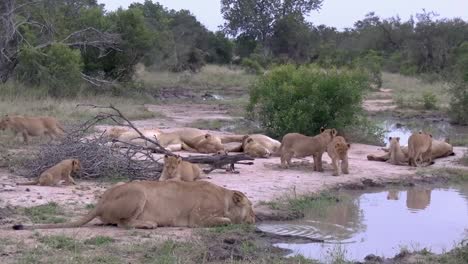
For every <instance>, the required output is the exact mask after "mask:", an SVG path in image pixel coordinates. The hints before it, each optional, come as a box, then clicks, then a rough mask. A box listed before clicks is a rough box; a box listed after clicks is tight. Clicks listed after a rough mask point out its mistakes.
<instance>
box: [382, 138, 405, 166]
mask: <svg viewBox="0 0 468 264" xmlns="http://www.w3.org/2000/svg"><path fill="white" fill-rule="evenodd" d="M388 139H389V142H390V148H389V151H388V154H389V159H388V160H387V162H388V163H390V164H393V165H406V164H407V163H408V155H407V154H406V155H405V153H404V152H403V150H402V149H401V146H400V137H389V138H388Z"/></svg>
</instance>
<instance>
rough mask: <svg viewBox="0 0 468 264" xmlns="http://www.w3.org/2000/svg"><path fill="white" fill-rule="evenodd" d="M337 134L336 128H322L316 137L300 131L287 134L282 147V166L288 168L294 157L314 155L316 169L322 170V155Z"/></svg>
mask: <svg viewBox="0 0 468 264" xmlns="http://www.w3.org/2000/svg"><path fill="white" fill-rule="evenodd" d="M336 134H337V132H336V129H334V128H333V129H324V128H321V129H320V134H319V135H316V136H314V137H308V136H304V135H302V134H299V133H289V134H286V135H285V136H284V137H283V140H282V142H281V147H280V153H281V167H283V168H288V167H289V166H290V165H291V159H292V158H293V157H295V158H303V157H307V156H311V155H312V156H313V157H314V171H320V172H322V171H323V168H322V155H323V153H324V152H325V151H326V150H327V146H328V144H329V143H330V142H331V141H332V140H333V138H334V137H335V136H336Z"/></svg>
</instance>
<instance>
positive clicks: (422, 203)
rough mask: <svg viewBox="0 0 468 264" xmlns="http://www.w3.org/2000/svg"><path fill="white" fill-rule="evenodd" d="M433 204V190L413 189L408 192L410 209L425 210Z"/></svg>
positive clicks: (407, 201) (407, 199)
mask: <svg viewBox="0 0 468 264" xmlns="http://www.w3.org/2000/svg"><path fill="white" fill-rule="evenodd" d="M430 203H431V190H428V189H417V188H412V189H409V190H408V191H407V192H406V207H408V209H415V210H424V209H425V208H426V207H427V206H428V205H429V204H430Z"/></svg>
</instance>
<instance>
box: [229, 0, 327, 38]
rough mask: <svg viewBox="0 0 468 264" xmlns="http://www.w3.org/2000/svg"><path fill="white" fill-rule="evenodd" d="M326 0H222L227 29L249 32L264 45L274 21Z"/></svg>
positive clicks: (234, 33) (304, 11)
mask: <svg viewBox="0 0 468 264" xmlns="http://www.w3.org/2000/svg"><path fill="white" fill-rule="evenodd" d="M322 2H323V0H221V13H222V14H223V18H224V19H225V20H226V23H225V24H224V30H225V32H226V33H228V34H229V35H232V36H235V37H237V36H239V35H247V36H251V37H253V38H255V39H256V40H258V41H259V42H260V43H261V44H262V45H263V46H264V47H268V45H267V41H268V39H269V38H270V37H271V36H272V34H273V32H274V31H273V28H274V25H275V23H276V22H277V21H278V20H280V19H282V18H284V17H287V16H294V17H296V18H298V19H301V18H304V17H305V16H306V15H308V14H309V13H310V12H311V11H312V10H316V9H319V8H320V7H321V5H322Z"/></svg>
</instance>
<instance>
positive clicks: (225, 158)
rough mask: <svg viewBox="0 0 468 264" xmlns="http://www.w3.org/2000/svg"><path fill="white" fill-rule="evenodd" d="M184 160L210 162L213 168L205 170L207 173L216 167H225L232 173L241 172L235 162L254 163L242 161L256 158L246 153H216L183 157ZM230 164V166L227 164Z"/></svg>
mask: <svg viewBox="0 0 468 264" xmlns="http://www.w3.org/2000/svg"><path fill="white" fill-rule="evenodd" d="M182 159H183V160H185V161H188V162H191V163H201V164H208V165H209V166H210V167H211V168H209V169H207V170H203V171H204V172H205V173H206V174H208V173H210V172H212V171H213V170H216V169H225V170H226V171H229V172H232V173H239V172H238V171H236V170H235V167H234V164H243V165H253V162H242V163H241V162H240V161H243V160H255V159H254V158H252V157H250V156H248V155H245V154H236V155H228V154H223V155H219V154H215V155H212V156H203V155H197V156H188V157H182ZM226 165H229V166H226Z"/></svg>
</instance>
